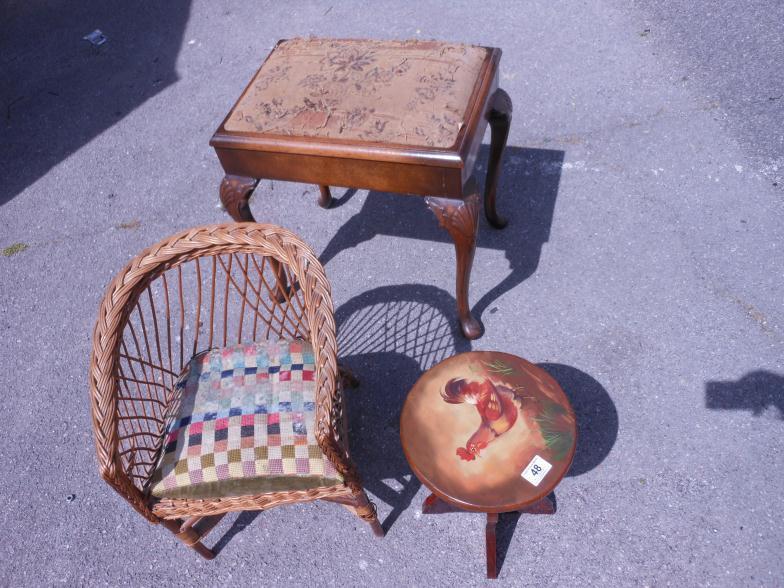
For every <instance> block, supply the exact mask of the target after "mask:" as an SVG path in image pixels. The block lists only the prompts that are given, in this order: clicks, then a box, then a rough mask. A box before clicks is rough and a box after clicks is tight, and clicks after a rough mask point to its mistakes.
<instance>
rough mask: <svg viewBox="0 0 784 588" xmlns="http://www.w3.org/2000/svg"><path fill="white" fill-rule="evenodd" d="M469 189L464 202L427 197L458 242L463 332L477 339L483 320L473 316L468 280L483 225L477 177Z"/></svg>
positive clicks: (457, 281) (457, 282)
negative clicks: (478, 234) (477, 235)
mask: <svg viewBox="0 0 784 588" xmlns="http://www.w3.org/2000/svg"><path fill="white" fill-rule="evenodd" d="M465 192H466V196H465V197H464V198H463V200H462V201H460V200H451V199H449V198H435V197H432V196H431V197H428V198H425V202H426V203H427V206H428V207H429V208H430V210H432V211H433V214H435V215H436V218H437V219H438V223H439V224H440V225H441V226H442V227H443V228H444V229H446V231H447V232H448V233H449V235H450V236H451V237H452V240H453V241H454V243H455V254H456V256H455V257H456V261H457V271H456V279H455V291H456V293H457V316H458V319H459V320H460V328H461V330H462V332H463V335H464V336H465V337H466V338H467V339H477V338H478V337H480V336H481V335H482V330H483V327H482V323H480V322H479V321H478V320H476V319H475V318H474V317H473V316H472V315H471V310H470V308H469V306H468V283H469V280H470V277H471V266H472V265H473V261H474V251H475V250H476V234H477V231H478V227H479V225H478V220H479V189H478V188H477V186H476V182H475V181H474V179H473V178H470V179H469V180H468V184H467V185H466V189H465Z"/></svg>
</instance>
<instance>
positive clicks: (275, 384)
mask: <svg viewBox="0 0 784 588" xmlns="http://www.w3.org/2000/svg"><path fill="white" fill-rule="evenodd" d="M289 284H290V286H289ZM332 313H333V310H332V299H331V294H330V287H329V283H328V282H327V278H326V276H325V274H324V269H323V268H322V266H321V264H320V263H319V261H318V259H317V258H316V256H315V255H314V253H313V252H312V250H311V249H310V248H309V247H308V246H307V245H305V243H303V242H302V241H301V240H300V239H299V238H297V237H296V236H295V235H294V234H292V233H291V232H290V231H287V230H285V229H282V228H280V227H276V226H272V225H263V224H256V223H240V224H220V225H211V226H205V227H198V228H194V229H191V230H189V231H185V232H182V233H179V234H177V235H174V236H172V237H170V238H169V239H166V240H164V241H162V242H160V243H158V244H157V245H155V246H153V247H151V248H149V249H147V250H145V251H144V252H142V253H141V254H140V255H138V256H136V257H135V258H134V259H132V260H131V262H130V263H128V265H127V266H126V267H125V269H123V271H122V272H121V273H120V274H119V275H118V276H117V277H116V278H115V279H114V281H113V282H112V283H111V284H110V286H109V288H108V291H107V293H106V296H105V297H104V299H103V302H102V303H101V306H100V310H99V314H98V320H97V323H96V326H95V332H94V340H93V353H92V357H91V361H90V396H91V402H92V416H93V428H94V431H95V445H96V450H97V454H98V463H99V467H100V471H101V476H102V477H103V478H104V479H105V480H106V481H107V482H108V483H109V484H110V485H111V486H112V487H113V488H114V489H115V490H116V491H117V492H118V493H119V494H120V495H121V496H123V497H124V498H125V499H126V500H128V502H130V503H131V505H132V506H133V507H134V508H135V509H136V510H137V511H138V512H139V513H141V514H142V516H144V517H145V518H146V519H147V520H148V521H150V522H152V523H162V524H163V525H164V526H165V527H166V528H168V529H169V530H171V531H172V532H173V533H174V534H175V535H176V536H177V537H178V538H179V539H180V540H182V541H183V542H184V543H185V544H186V545H189V546H191V547H193V548H194V549H195V550H196V551H197V552H198V553H199V554H201V555H202V556H204V557H205V558H208V559H209V558H212V557H214V554H213V552H212V551H210V550H209V549H208V548H207V547H205V546H204V545H203V544H202V543H201V539H202V538H203V537H204V535H206V533H207V532H209V530H210V529H212V528H213V527H214V525H215V524H216V523H217V522H218V521H219V520H220V518H221V516H223V515H224V514H226V513H228V512H232V511H244V510H265V509H268V508H272V507H273V506H279V505H282V504H289V503H294V502H306V501H311V500H316V499H323V500H328V501H332V502H337V503H339V504H342V505H344V506H347V507H348V508H349V509H350V510H352V511H353V512H355V513H356V514H357V515H358V516H359V517H361V518H362V519H363V520H365V521H367V522H368V523H369V524H370V525H371V527H372V529H373V531H374V532H375V534H376V535H378V536H382V535H383V531H382V528H381V525H380V524H379V522H378V518H377V517H376V511H375V506H374V505H373V503H372V502H370V501H369V500H368V497H367V495H366V494H365V491H364V489H363V487H362V485H361V481H360V478H359V476H358V474H357V471H356V468H355V466H354V464H353V463H352V461H351V459H350V457H349V452H348V442H347V438H346V429H345V424H346V423H345V419H344V418H343V416H344V405H343V397H342V389H343V384H344V381H349V380H350V379H351V378H350V375H349V374H347V373H346V372H343V371H342V370H339V368H338V365H337V349H336V347H337V346H336V342H335V321H334V318H333V314H332Z"/></svg>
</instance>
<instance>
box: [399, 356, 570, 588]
mask: <svg viewBox="0 0 784 588" xmlns="http://www.w3.org/2000/svg"><path fill="white" fill-rule="evenodd" d="M489 407H492V408H489ZM455 439H459V440H460V442H462V440H463V439H468V441H467V442H466V447H457V448H455ZM400 441H401V444H402V446H403V453H404V454H405V456H406V460H407V461H408V463H409V465H410V466H411V470H412V471H413V472H414V474H415V475H416V477H417V478H418V479H419V480H420V481H421V482H422V484H423V485H424V486H425V487H427V488H428V489H429V490H430V491H431V494H430V495H429V496H428V497H427V498H426V499H425V501H424V503H423V505H422V513H423V514H439V513H445V512H459V511H470V512H483V513H487V526H486V529H485V536H486V544H487V577H488V578H495V577H497V564H496V535H495V527H496V524H497V522H498V515H499V514H500V513H504V512H515V511H517V512H519V513H525V514H553V513H554V512H555V505H554V503H553V502H552V501H551V500H550V498H549V495H550V494H551V493H552V491H553V489H554V488H555V487H556V486H557V485H558V483H559V482H560V481H561V479H562V478H563V476H564V475H565V474H566V472H567V471H568V469H569V466H570V465H571V463H572V459H573V458H574V452H575V448H576V443H577V427H576V422H575V418H574V411H573V410H572V408H571V405H570V404H569V401H568V399H567V397H566V395H565V394H564V392H563V390H561V388H560V386H559V385H558V383H557V382H556V381H555V380H554V379H553V378H552V377H551V376H550V375H549V374H547V372H545V371H544V370H542V369H541V368H539V367H537V366H535V365H533V364H531V363H529V362H527V361H525V360H524V359H522V358H519V357H516V356H514V355H510V354H507V353H500V352H494V351H471V352H467V353H461V354H459V355H456V356H453V357H450V358H448V359H446V360H444V361H442V362H440V363H439V364H437V365H436V366H434V367H432V368H430V369H429V370H428V371H427V372H425V373H424V374H422V376H421V377H420V378H419V380H418V381H417V382H416V384H415V385H414V387H413V388H412V389H411V391H410V392H409V393H408V396H407V398H406V402H405V404H404V406H403V411H402V413H401V416H400ZM532 464H542V466H543V467H546V470H543V469H541V468H539V469H538V470H536V471H537V472H542V471H543V472H544V473H542V474H535V475H541V477H539V478H536V477H534V478H530V477H525V476H524V475H523V474H525V475H526V476H529V475H530V473H531V472H532V471H534V470H535V468H537V467H539V466H538V465H534V466H533V467H532Z"/></svg>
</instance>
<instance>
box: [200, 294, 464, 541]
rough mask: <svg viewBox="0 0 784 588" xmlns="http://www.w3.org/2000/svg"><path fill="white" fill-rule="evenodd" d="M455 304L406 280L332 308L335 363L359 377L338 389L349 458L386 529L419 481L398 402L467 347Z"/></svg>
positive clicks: (231, 533) (239, 523)
mask: <svg viewBox="0 0 784 588" xmlns="http://www.w3.org/2000/svg"><path fill="white" fill-rule="evenodd" d="M454 307H455V299H454V297H453V296H452V295H450V294H448V293H447V292H445V291H444V290H441V289H440V288H436V287H435V286H421V285H413V284H411V285H409V284H406V285H398V286H384V287H380V288H375V289H373V290H370V291H368V292H364V293H363V294H360V295H358V296H355V297H354V298H352V299H351V300H349V301H348V302H346V303H345V304H343V305H342V306H341V307H340V308H338V309H337V311H336V312H335V323H336V324H337V328H338V354H339V356H338V361H339V362H340V364H341V365H343V366H346V367H348V368H349V369H350V370H351V371H352V372H354V374H356V375H357V377H358V378H359V380H360V385H359V387H358V388H356V389H353V390H352V389H348V390H346V392H345V394H346V404H347V412H348V418H349V435H348V439H349V446H350V448H351V457H352V459H353V460H354V462H355V463H356V464H357V467H358V469H359V472H360V475H361V476H362V482H363V484H364V486H365V488H366V489H367V491H368V492H370V493H371V494H373V495H374V496H375V497H376V499H377V501H381V502H383V503H384V504H386V505H387V506H389V507H390V511H389V514H387V515H386V517H384V519H383V521H382V527H383V528H384V531H385V532H386V531H389V529H390V527H391V526H392V525H393V524H394V523H395V521H396V520H397V519H398V518H399V517H400V515H401V514H402V513H403V512H404V511H405V510H406V509H407V508H408V507H409V506H410V505H411V501H412V500H413V498H414V496H416V493H417V492H418V491H419V488H420V486H421V484H420V482H419V480H418V479H417V478H416V476H414V474H413V473H412V472H411V469H410V468H409V466H408V462H407V461H406V458H405V456H404V455H403V450H402V448H401V446H400V412H401V410H402V409H403V401H404V400H405V399H406V395H407V394H408V391H409V390H410V389H411V388H412V387H413V385H414V383H415V382H416V381H417V379H418V378H419V376H420V375H421V374H422V373H423V372H424V371H426V370H428V369H429V368H431V367H433V366H434V365H435V364H437V363H438V362H440V361H442V360H444V359H446V358H447V357H450V356H452V355H455V354H456V353H462V352H463V351H470V350H471V343H470V341H468V340H466V339H465V338H464V337H463V336H462V334H461V333H460V332H459V330H458V327H457V324H456V323H455V321H454ZM331 506H334V507H335V508H338V507H337V505H331ZM282 508H286V507H285V506H283V507H282ZM383 510H384V509H383V508H382V509H380V511H383ZM260 513H261V511H253V512H251V511H246V512H241V513H240V514H239V515H238V516H237V518H236V519H234V521H233V522H232V525H231V527H229V529H228V530H227V531H226V532H225V533H224V534H223V536H222V537H221V538H220V539H219V540H218V541H217V542H216V544H215V546H214V547H213V548H212V549H213V550H214V551H215V553H220V551H221V550H222V549H223V548H224V547H226V545H228V543H229V542H230V541H231V540H232V539H233V538H234V537H235V536H236V535H237V534H239V533H241V532H242V531H243V530H245V528H246V527H248V526H249V525H250V524H251V523H252V522H253V521H254V520H256V517H258V515H259V514H260ZM381 515H382V512H379V518H381Z"/></svg>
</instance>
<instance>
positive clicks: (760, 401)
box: [705, 370, 784, 420]
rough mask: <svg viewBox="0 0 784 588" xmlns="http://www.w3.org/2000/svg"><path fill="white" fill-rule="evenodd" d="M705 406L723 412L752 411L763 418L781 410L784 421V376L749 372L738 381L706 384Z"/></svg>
mask: <svg viewBox="0 0 784 588" xmlns="http://www.w3.org/2000/svg"><path fill="white" fill-rule="evenodd" d="M705 406H706V407H707V408H710V409H721V410H750V411H751V414H753V415H754V416H762V415H765V414H768V413H769V412H771V409H772V408H776V409H778V415H777V416H778V418H779V419H781V420H784V377H782V376H780V375H778V374H775V373H773V372H768V371H765V370H758V371H755V372H750V373H748V374H746V375H745V376H743V377H742V378H741V379H740V380H737V381H735V382H708V383H707V384H705Z"/></svg>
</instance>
